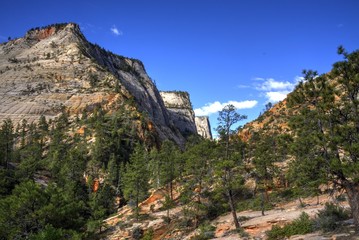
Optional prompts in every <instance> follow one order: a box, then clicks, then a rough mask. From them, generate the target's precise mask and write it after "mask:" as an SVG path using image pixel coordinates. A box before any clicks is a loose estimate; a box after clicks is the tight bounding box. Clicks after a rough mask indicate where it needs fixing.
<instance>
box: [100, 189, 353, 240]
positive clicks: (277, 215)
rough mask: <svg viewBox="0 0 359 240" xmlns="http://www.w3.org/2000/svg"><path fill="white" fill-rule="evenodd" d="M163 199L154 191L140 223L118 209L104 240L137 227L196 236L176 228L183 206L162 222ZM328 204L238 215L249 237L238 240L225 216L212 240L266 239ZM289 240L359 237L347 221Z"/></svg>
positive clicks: (160, 235) (312, 202)
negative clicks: (340, 227) (337, 229)
mask: <svg viewBox="0 0 359 240" xmlns="http://www.w3.org/2000/svg"><path fill="white" fill-rule="evenodd" d="M164 195H165V191H164V189H160V190H157V191H155V192H153V194H152V195H151V197H149V198H148V199H147V200H146V201H144V202H143V203H142V204H141V213H142V214H143V215H144V216H145V218H144V219H141V220H140V221H139V222H137V221H136V220H135V219H133V218H130V216H131V215H132V210H131V209H130V208H129V207H128V206H126V207H124V208H122V209H120V211H119V212H118V214H117V215H116V216H113V217H111V218H109V219H107V220H106V223H107V225H108V226H109V228H108V231H107V234H106V237H104V239H116V240H119V239H131V238H130V236H131V233H132V231H133V230H134V229H135V228H136V227H139V228H141V229H144V230H145V232H146V229H149V228H152V229H153V230H154V235H153V236H154V237H153V239H178V240H179V239H184V240H186V239H187V240H189V239H191V238H192V237H193V236H195V235H196V234H198V230H195V231H192V232H191V231H187V232H186V230H185V229H180V228H179V227H178V224H177V225H176V220H177V223H178V220H179V219H180V218H181V214H182V213H181V211H182V209H183V206H177V207H175V208H172V209H171V210H170V211H169V215H170V217H171V219H173V220H172V222H171V223H170V224H168V223H166V222H165V217H166V216H167V211H161V207H162V201H163V200H164ZM177 196H178V194H177V195H176V197H177ZM331 200H332V198H331V197H330V196H329V195H321V196H320V197H319V204H317V198H316V197H315V198H314V197H313V198H306V199H303V201H304V202H305V207H300V206H299V202H298V201H292V202H288V203H285V204H281V205H278V206H276V207H275V208H274V209H272V210H270V211H266V212H265V215H264V216H262V214H261V212H260V211H243V212H238V218H239V219H241V220H242V221H241V225H242V227H243V229H244V231H245V233H246V235H248V237H241V236H239V234H238V233H236V231H234V229H235V227H234V224H233V222H232V215H231V214H230V213H228V214H225V215H222V216H220V217H218V218H217V219H215V220H213V221H212V222H211V225H213V226H215V238H213V239H221V240H232V239H233V240H234V239H266V234H265V232H266V231H268V230H270V229H271V227H272V226H273V225H280V226H282V225H284V224H286V223H289V222H291V221H293V220H294V219H296V218H298V217H299V216H300V214H301V213H302V212H306V213H307V214H308V215H309V216H310V217H315V215H316V214H317V212H318V211H319V210H321V209H323V208H324V205H325V203H326V202H328V201H331ZM342 205H343V206H344V207H348V206H347V203H346V202H344V203H342ZM290 239H296V240H299V239H312V240H319V239H359V235H356V234H355V232H354V230H353V228H352V226H351V225H350V221H348V228H347V231H346V232H341V233H328V234H323V233H321V232H316V233H311V234H307V235H303V236H292V237H291V238H290Z"/></svg>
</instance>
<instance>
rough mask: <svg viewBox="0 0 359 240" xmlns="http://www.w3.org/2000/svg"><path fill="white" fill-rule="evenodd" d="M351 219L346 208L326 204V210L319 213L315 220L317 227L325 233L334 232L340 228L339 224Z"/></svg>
mask: <svg viewBox="0 0 359 240" xmlns="http://www.w3.org/2000/svg"><path fill="white" fill-rule="evenodd" d="M348 218H349V212H348V211H346V210H345V209H344V208H342V207H340V206H337V205H334V204H333V203H326V204H325V208H324V209H323V210H320V211H319V212H318V215H317V217H316V219H315V227H316V228H317V229H320V230H323V231H324V232H329V231H334V230H335V229H337V228H338V227H339V224H338V223H339V222H340V221H343V220H346V219H348Z"/></svg>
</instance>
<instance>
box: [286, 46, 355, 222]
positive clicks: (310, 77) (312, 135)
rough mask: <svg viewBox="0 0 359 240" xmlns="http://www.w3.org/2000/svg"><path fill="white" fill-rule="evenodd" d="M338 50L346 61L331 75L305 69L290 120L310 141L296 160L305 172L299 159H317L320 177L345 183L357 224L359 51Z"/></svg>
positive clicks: (298, 136) (300, 135)
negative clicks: (303, 78)
mask: <svg viewBox="0 0 359 240" xmlns="http://www.w3.org/2000/svg"><path fill="white" fill-rule="evenodd" d="M338 52H339V53H340V54H342V55H343V56H344V60H343V61H340V62H337V63H335V64H334V65H333V69H332V71H331V72H330V73H329V74H327V75H321V76H317V73H316V72H313V71H304V74H305V81H304V82H302V83H300V84H299V85H298V87H297V88H296V90H295V92H294V93H293V94H291V95H290V97H289V99H288V104H289V106H290V107H292V108H294V111H297V112H300V114H295V115H294V116H293V117H292V119H291V126H292V129H293V130H294V131H295V133H296V138H295V139H296V141H297V143H300V142H304V141H309V142H310V143H311V144H310V145H311V147H310V148H309V149H306V151H298V152H297V153H296V154H295V156H296V161H295V162H294V164H295V163H298V164H297V165H296V166H297V167H298V168H300V169H301V171H305V169H303V168H301V164H300V161H303V160H304V161H315V163H316V164H314V166H316V167H318V170H317V171H319V173H321V174H320V175H319V176H318V177H320V176H321V175H324V177H325V178H324V180H325V181H329V182H331V183H333V184H334V186H338V187H341V188H343V189H344V190H345V191H346V193H347V195H348V199H349V205H350V207H351V211H352V215H353V219H354V223H355V224H356V226H357V227H359V201H358V199H359V171H358V169H359V155H358V152H359V125H358V124H359V109H358V108H359V105H358V103H359V99H358V94H359V78H358V76H359V51H355V52H353V53H351V54H348V53H347V52H346V51H345V50H344V49H343V48H342V47H340V48H339V51H338ZM330 79H332V80H330ZM302 166H303V167H304V166H305V165H302ZM303 173H305V172H303ZM306 173H311V172H310V171H307V172H306ZM322 173H323V174H322ZM309 177H310V176H309Z"/></svg>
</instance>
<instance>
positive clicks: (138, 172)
mask: <svg viewBox="0 0 359 240" xmlns="http://www.w3.org/2000/svg"><path fill="white" fill-rule="evenodd" d="M122 175H123V179H122V184H123V192H124V196H125V198H126V199H127V200H129V201H132V202H133V203H134V204H133V205H134V208H135V216H136V219H137V220H138V217H139V204H140V202H141V201H142V200H144V199H145V197H147V196H148V190H149V183H148V181H149V177H148V176H149V174H148V155H147V152H146V151H145V150H144V149H143V147H142V146H141V145H140V144H137V145H136V147H135V150H134V152H133V153H132V155H131V157H130V163H128V164H126V165H125V171H124V173H123V174H122Z"/></svg>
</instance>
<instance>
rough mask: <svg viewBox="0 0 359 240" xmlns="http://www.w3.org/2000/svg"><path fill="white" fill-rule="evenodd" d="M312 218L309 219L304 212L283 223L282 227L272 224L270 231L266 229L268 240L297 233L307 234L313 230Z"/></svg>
mask: <svg viewBox="0 0 359 240" xmlns="http://www.w3.org/2000/svg"><path fill="white" fill-rule="evenodd" d="M313 230H314V228H313V220H310V219H309V215H308V214H306V213H305V212H302V214H301V215H300V216H299V218H297V219H295V220H294V221H293V222H292V223H289V224H286V225H284V227H279V226H276V225H275V226H273V227H272V229H271V230H270V231H267V236H268V239H269V240H274V239H283V238H285V237H290V236H292V235H297V234H307V233H310V232H313Z"/></svg>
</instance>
